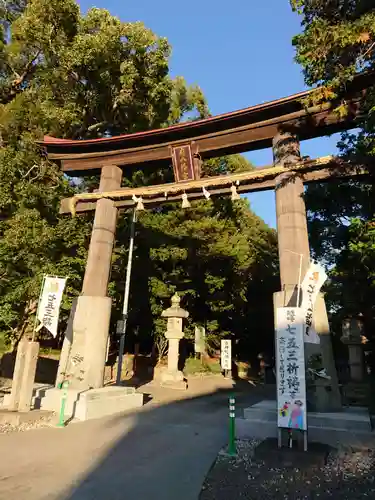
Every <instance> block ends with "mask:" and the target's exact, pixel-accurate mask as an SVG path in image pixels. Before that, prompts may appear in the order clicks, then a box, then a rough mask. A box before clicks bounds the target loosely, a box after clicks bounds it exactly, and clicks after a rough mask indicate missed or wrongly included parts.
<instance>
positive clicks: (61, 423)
mask: <svg viewBox="0 0 375 500" xmlns="http://www.w3.org/2000/svg"><path fill="white" fill-rule="evenodd" d="M68 387H69V382H68V381H67V380H66V381H65V382H63V383H62V384H61V388H62V390H63V395H62V399H61V408H60V416H59V423H58V424H57V427H65V404H66V399H67V396H68Z"/></svg>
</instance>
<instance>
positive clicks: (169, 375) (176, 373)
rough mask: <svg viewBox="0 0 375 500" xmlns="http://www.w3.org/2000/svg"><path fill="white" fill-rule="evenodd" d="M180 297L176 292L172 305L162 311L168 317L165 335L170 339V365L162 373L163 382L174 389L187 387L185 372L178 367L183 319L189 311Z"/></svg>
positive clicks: (164, 316)
mask: <svg viewBox="0 0 375 500" xmlns="http://www.w3.org/2000/svg"><path fill="white" fill-rule="evenodd" d="M180 301H181V299H180V297H179V296H178V295H177V293H175V294H174V295H173V297H172V299H171V303H172V305H171V307H169V308H168V309H166V310H165V311H163V312H162V314H161V315H162V317H163V318H168V322H167V331H166V333H165V337H166V338H167V339H168V367H167V368H166V369H164V370H163V371H162V373H161V384H162V385H163V386H168V387H171V388H174V389H186V388H187V384H186V382H185V380H184V375H183V373H182V372H181V371H180V370H179V369H178V358H179V344H180V340H181V339H182V338H183V336H184V333H183V329H182V320H183V319H186V318H188V317H189V313H188V312H187V311H185V310H184V309H182V308H181V307H180Z"/></svg>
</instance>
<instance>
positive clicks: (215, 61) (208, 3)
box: [79, 0, 337, 227]
mask: <svg viewBox="0 0 375 500" xmlns="http://www.w3.org/2000/svg"><path fill="white" fill-rule="evenodd" d="M79 4H80V5H81V9H82V11H83V12H84V11H86V10H87V9H88V8H90V7H93V6H95V7H100V8H105V9H107V10H109V11H110V12H111V14H113V15H116V16H118V17H119V18H120V19H121V20H123V21H143V22H144V23H145V25H146V26H147V27H149V28H151V29H152V30H153V31H154V32H155V33H156V34H157V35H159V36H165V37H167V38H168V41H169V43H170V44H171V45H172V48H173V53H172V58H171V64H170V68H171V73H172V75H173V76H175V75H182V76H184V77H185V78H186V80H187V82H188V83H197V84H198V85H200V87H201V88H202V90H203V91H204V94H205V96H206V98H207V100H208V104H209V108H210V111H211V112H212V113H213V114H220V113H225V112H227V111H234V110H236V109H241V108H245V107H248V106H252V105H255V104H259V103H262V102H266V101H270V100H273V99H277V98H280V97H284V96H286V95H289V94H293V93H295V92H299V91H301V90H303V89H304V88H305V86H304V83H303V76H302V73H301V69H300V67H299V66H298V65H297V64H296V63H294V61H293V58H294V49H293V47H292V44H291V39H292V37H293V35H295V34H296V33H298V32H299V31H300V25H299V19H298V17H297V15H295V14H293V12H292V11H291V8H290V6H289V1H288V0H268V1H264V2H259V1H258V0H231V1H230V2H224V1H223V2H218V1H217V0H189V1H188V2H183V1H179V2H176V1H175V0H126V1H124V0H95V1H92V0H81V1H79ZM336 143H337V136H332V137H326V138H321V139H314V140H312V141H305V142H303V143H302V146H301V149H302V153H303V154H304V155H309V156H311V157H312V158H316V157H318V156H325V155H328V154H333V153H334V152H335V151H336ZM247 157H248V158H249V159H250V160H251V161H252V162H253V163H254V164H255V165H258V166H262V165H269V164H271V163H272V152H271V150H263V151H256V152H252V153H248V154H247ZM249 199H250V203H251V206H252V209H253V210H254V211H255V212H256V213H257V214H258V215H259V216H261V217H262V218H263V219H264V220H265V222H266V223H267V224H269V225H271V226H273V227H275V226H276V218H275V202H274V193H273V191H267V192H262V193H254V194H251V195H249Z"/></svg>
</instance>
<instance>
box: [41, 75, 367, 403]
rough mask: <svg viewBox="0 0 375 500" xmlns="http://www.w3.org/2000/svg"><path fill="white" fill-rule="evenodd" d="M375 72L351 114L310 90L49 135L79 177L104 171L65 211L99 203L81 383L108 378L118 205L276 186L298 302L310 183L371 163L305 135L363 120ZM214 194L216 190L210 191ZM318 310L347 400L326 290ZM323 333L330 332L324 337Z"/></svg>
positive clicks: (95, 384) (78, 348) (350, 95)
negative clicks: (237, 163) (192, 114)
mask: <svg viewBox="0 0 375 500" xmlns="http://www.w3.org/2000/svg"><path fill="white" fill-rule="evenodd" d="M372 80H373V75H362V76H359V77H357V78H355V79H354V80H353V82H352V83H351V85H350V86H349V87H348V89H347V93H346V96H345V98H346V103H347V111H348V114H347V115H346V116H345V117H340V116H338V114H337V113H335V111H334V107H335V103H330V102H327V103H323V104H320V105H318V106H313V107H310V108H308V109H306V108H305V107H304V106H303V104H302V103H301V100H302V99H303V98H306V97H308V95H309V91H306V92H302V93H300V94H295V95H291V96H289V97H286V98H283V99H279V100H276V101H271V102H268V103H265V104H260V105H258V106H253V107H250V108H246V109H243V110H240V111H235V112H232V113H227V114H223V115H219V116H214V117H211V118H207V119H204V120H199V121H195V122H189V123H182V124H179V125H176V126H172V127H168V128H164V129H158V130H151V131H146V132H140V133H134V134H129V135H123V136H118V137H110V138H101V139H92V140H79V141H73V140H64V139H55V138H52V137H45V139H44V142H43V143H42V144H43V147H44V148H45V150H46V152H47V154H48V157H49V158H50V159H51V160H53V161H58V162H60V163H61V168H62V171H63V172H65V173H66V174H67V175H70V176H73V177H79V176H85V175H92V174H94V173H95V174H98V173H99V174H100V185H99V189H98V191H97V192H94V193H82V194H77V195H75V196H74V197H72V198H69V199H64V200H62V202H61V209H60V213H61V214H68V213H72V214H75V213H83V212H88V211H95V220H94V225H93V230H92V236H91V242H90V247H89V254H88V259H87V265H86V270H85V276H84V281H83V288H82V294H81V296H80V297H79V298H78V302H77V307H76V310H75V314H74V321H73V342H72V345H71V346H70V349H69V352H70V354H69V355H70V357H71V358H72V359H76V360H79V363H80V365H79V368H80V369H79V373H80V376H77V377H76V378H75V379H74V378H73V379H72V385H71V387H73V388H77V389H80V390H83V389H89V388H99V387H102V385H103V376H104V365H105V356H106V347H107V339H108V332H109V325H110V315H111V299H110V298H108V297H107V288H108V281H109V276H110V267H111V257H112V250H113V244H114V241H115V232H116V222H117V216H118V210H119V209H123V208H126V207H134V206H135V205H136V204H138V203H140V202H141V204H143V205H144V206H145V207H147V206H154V205H157V204H160V203H164V202H167V201H176V200H181V199H182V200H183V201H184V202H185V204H186V203H187V201H186V200H187V199H197V198H201V197H203V196H204V191H205V192H206V191H208V192H209V193H210V195H211V196H215V195H231V196H232V199H236V198H237V197H238V193H247V192H253V191H261V190H266V189H274V190H275V193H276V210H277V231H278V246H279V259H280V275H281V292H280V293H278V294H275V297H274V302H275V304H276V305H279V306H280V305H281V306H282V305H296V304H293V303H291V300H293V299H292V298H291V297H292V295H293V292H294V290H295V288H296V285H297V283H298V272H299V255H303V261H302V263H303V266H302V273H303V274H302V275H304V273H305V271H306V269H307V267H308V265H309V262H310V250H309V241H308V233H307V223H306V209H305V203H304V199H303V189H304V188H303V186H304V183H309V182H314V181H323V180H329V179H332V178H340V177H347V176H353V175H361V174H365V173H366V171H367V167H368V165H366V162H362V163H361V164H358V162H356V163H355V164H354V163H350V162H346V163H345V162H343V161H341V160H339V159H337V158H334V157H331V156H330V157H325V158H319V159H315V160H310V159H307V160H306V159H303V158H302V157H301V154H300V145H299V141H300V140H306V139H311V138H314V137H319V136H324V135H329V134H332V133H335V132H338V131H342V130H347V129H350V128H354V127H355V123H356V122H355V120H356V118H357V116H358V115H359V113H360V109H361V101H362V99H363V97H364V96H365V94H366V88H367V87H368V86H369V85H370V83H371V81H372ZM271 146H272V147H273V152H274V164H273V165H272V166H269V167H264V168H256V169H255V170H251V171H249V172H243V173H238V174H232V175H225V176H216V177H205V178H201V177H200V167H201V161H202V160H205V159H208V158H212V157H215V156H221V155H226V154H232V153H240V152H244V151H251V150H256V149H262V148H266V147H271ZM171 163H173V167H174V175H175V181H176V182H175V183H168V184H163V185H154V186H146V187H140V188H134V189H133V188H121V181H122V175H123V171H126V168H127V166H130V165H133V166H134V165H137V164H140V165H148V166H150V168H157V167H159V166H170V165H171ZM206 194H207V193H206ZM318 302H319V303H318V304H317V310H318V312H319V311H320V313H319V314H320V315H321V318H323V320H321V318H320V321H316V322H315V325H316V328H317V330H318V333H320V334H321V348H322V353H323V361H324V362H325V366H326V368H327V369H328V374H329V375H331V377H332V383H333V386H335V390H334V394H332V396H336V399H337V401H339V394H338V390H337V378H336V372H335V369H334V364H333V356H332V349H331V344H330V340H329V335H323V334H325V333H329V328H328V322H327V320H326V311H325V305H324V299H323V298H320V299H319V301H318ZM323 337H324V338H325V340H323Z"/></svg>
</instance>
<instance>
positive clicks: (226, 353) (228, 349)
mask: <svg viewBox="0 0 375 500" xmlns="http://www.w3.org/2000/svg"><path fill="white" fill-rule="evenodd" d="M221 368H222V369H223V370H231V369H232V341H231V340H222V341H221Z"/></svg>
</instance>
